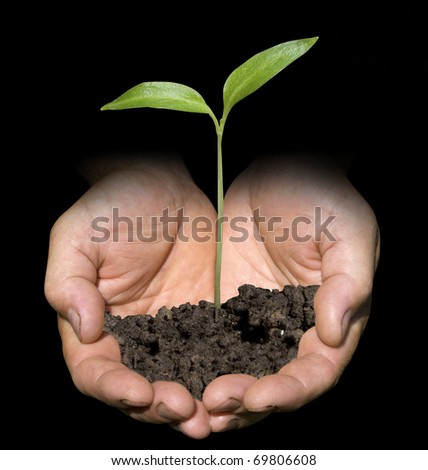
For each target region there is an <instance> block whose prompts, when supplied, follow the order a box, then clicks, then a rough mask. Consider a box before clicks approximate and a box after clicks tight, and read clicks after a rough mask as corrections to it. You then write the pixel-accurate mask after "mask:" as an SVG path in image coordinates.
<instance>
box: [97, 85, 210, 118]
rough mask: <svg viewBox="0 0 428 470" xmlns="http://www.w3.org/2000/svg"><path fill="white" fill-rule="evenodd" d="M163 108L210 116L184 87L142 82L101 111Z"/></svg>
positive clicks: (193, 94)
mask: <svg viewBox="0 0 428 470" xmlns="http://www.w3.org/2000/svg"><path fill="white" fill-rule="evenodd" d="M130 108H164V109H172V110H175V111H187V112H190V113H206V114H210V115H211V114H212V111H211V109H210V108H209V107H208V105H207V104H206V103H205V101H204V99H203V98H202V96H201V95H200V94H199V93H198V92H197V91H195V90H194V89H193V88H190V87H188V86H186V85H181V84H180V83H174V82H144V83H140V84H139V85H136V86H134V87H133V88H131V89H129V90H128V91H126V92H125V93H123V95H121V96H119V97H118V98H116V99H115V100H114V101H112V102H111V103H108V104H106V105H104V106H103V107H102V108H101V110H102V111H105V110H117V109H130Z"/></svg>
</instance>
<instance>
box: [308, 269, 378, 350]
mask: <svg viewBox="0 0 428 470" xmlns="http://www.w3.org/2000/svg"><path fill="white" fill-rule="evenodd" d="M371 290H372V287H371V282H370V281H369V282H367V283H366V285H365V286H362V285H361V283H359V282H358V280H357V279H355V278H352V277H351V276H349V275H348V274H342V273H341V274H335V275H333V276H331V277H329V278H328V279H326V280H325V281H323V283H322V284H321V286H320V287H319V289H318V291H317V293H316V295H315V299H314V309H315V315H316V328H317V332H318V336H319V337H320V339H321V341H323V342H324V343H325V344H327V345H328V346H331V347H338V346H340V345H341V344H342V342H343V341H344V340H345V338H346V335H347V334H348V331H349V328H350V326H351V324H352V323H354V322H355V321H357V320H358V322H360V327H361V333H362V330H363V329H364V326H365V324H366V322H367V319H368V315H369V313H370V299H371Z"/></svg>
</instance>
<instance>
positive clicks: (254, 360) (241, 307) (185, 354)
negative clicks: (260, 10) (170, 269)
mask: <svg viewBox="0 0 428 470" xmlns="http://www.w3.org/2000/svg"><path fill="white" fill-rule="evenodd" d="M318 287H319V286H315V285H314V286H307V287H303V286H297V287H293V286H285V287H284V289H283V290H281V291H280V290H277V289H274V290H269V289H263V288H260V287H254V286H252V285H248V284H245V285H243V286H241V287H240V288H239V289H238V292H239V295H237V296H236V297H233V298H231V299H229V300H228V301H227V302H225V303H224V304H223V305H222V307H221V309H219V310H218V311H216V308H215V307H214V304H212V303H210V302H207V301H204V300H202V301H200V302H199V303H198V305H192V304H190V303H186V304H183V305H180V306H179V307H172V308H171V309H169V308H166V307H162V308H161V309H159V311H158V312H157V314H156V316H151V315H136V316H128V317H125V318H123V319H122V318H120V317H119V316H112V315H111V314H110V313H106V314H105V331H107V332H108V333H111V334H112V335H113V336H114V337H115V338H116V339H117V341H118V342H119V345H120V350H121V355H122V362H123V363H124V364H125V365H126V366H128V367H129V368H130V369H132V370H135V371H137V372H139V373H140V374H142V375H143V376H144V377H145V378H146V379H147V380H149V381H150V382H154V381H155V380H168V381H174V382H178V383H181V384H183V385H184V386H185V387H186V388H187V389H188V390H189V391H190V393H192V395H193V396H194V397H195V398H197V399H201V397H202V394H203V392H204V390H205V387H206V386H207V385H208V384H209V383H210V382H212V381H213V380H214V379H215V378H216V377H219V376H221V375H224V374H249V375H252V376H255V377H258V378H259V377H261V376H263V375H267V374H272V373H276V372H277V371H278V370H279V369H280V368H281V367H283V366H284V365H285V364H287V363H288V362H290V361H291V360H292V359H294V358H295V357H296V354H297V348H298V346H299V341H300V338H301V337H302V335H303V333H304V332H305V331H306V330H307V329H308V328H310V327H311V326H313V325H314V322H315V315H314V308H313V298H314V295H315V292H316V291H317V289H318Z"/></svg>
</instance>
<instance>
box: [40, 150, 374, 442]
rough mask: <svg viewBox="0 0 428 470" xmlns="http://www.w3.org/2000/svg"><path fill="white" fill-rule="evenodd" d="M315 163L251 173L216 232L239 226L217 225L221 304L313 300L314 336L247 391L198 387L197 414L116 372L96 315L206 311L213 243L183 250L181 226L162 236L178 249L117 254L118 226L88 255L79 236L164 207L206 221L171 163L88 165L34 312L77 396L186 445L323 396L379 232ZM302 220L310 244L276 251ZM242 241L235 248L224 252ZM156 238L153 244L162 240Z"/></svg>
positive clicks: (337, 177)
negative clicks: (160, 427)
mask: <svg viewBox="0 0 428 470" xmlns="http://www.w3.org/2000/svg"><path fill="white" fill-rule="evenodd" d="M321 161H323V159H317V158H310V157H308V156H297V157H294V156H287V157H276V158H273V157H271V158H264V159H263V160H262V159H260V160H256V161H255V162H253V164H251V165H250V166H249V168H247V169H246V170H245V171H244V172H243V173H242V174H241V175H239V176H238V178H237V179H236V180H235V181H234V182H233V184H232V185H231V186H230V188H229V189H228V191H227V194H226V196H225V205H224V213H225V215H226V216H228V217H229V220H230V219H231V218H232V217H235V216H240V217H245V221H246V222H240V223H239V227H241V231H237V230H236V227H235V230H234V227H232V226H231V225H229V224H228V223H225V224H224V245H223V266H222V278H221V282H222V283H221V296H222V301H225V300H227V299H228V298H230V297H232V296H234V295H236V293H237V290H236V289H237V287H238V286H239V285H241V284H244V283H250V284H254V285H256V286H262V287H265V288H269V289H272V288H279V289H281V288H282V287H283V286H284V285H285V284H294V285H297V284H302V285H308V284H321V287H320V288H319V290H318V292H317V294H316V297H315V300H314V302H315V314H316V326H315V327H313V328H311V329H310V330H309V331H307V332H306V333H305V334H304V335H303V337H302V339H301V342H300V346H299V351H298V357H297V358H296V360H294V361H292V362H291V363H289V364H287V365H286V366H284V367H283V368H282V369H281V370H280V371H279V372H278V373H277V374H275V375H270V376H265V377H263V378H261V379H259V380H257V379H256V378H254V377H250V376H246V375H242V374H233V375H227V376H222V377H219V378H217V379H216V380H214V381H213V382H211V383H210V384H209V385H208V387H207V388H206V390H205V393H204V396H203V398H202V401H198V400H195V399H194V398H193V397H192V396H191V395H190V393H189V392H188V391H187V390H186V389H185V387H183V386H181V385H180V384H178V383H172V382H156V383H154V384H150V383H149V382H148V381H147V380H146V379H144V377H142V376H140V375H139V374H137V373H136V372H133V371H130V370H128V369H127V368H126V366H124V365H123V364H122V363H121V361H120V351H119V347H118V344H117V343H116V341H115V340H114V339H113V338H112V337H111V336H110V335H106V334H105V333H102V329H103V312H104V310H105V308H108V309H109V310H110V311H111V312H112V313H113V314H120V315H121V316H126V315H129V314H139V313H141V312H148V313H151V314H155V313H156V312H157V310H158V309H159V308H160V307H162V306H164V305H165V306H170V307H171V306H173V305H179V304H180V303H183V302H191V303H197V302H198V301H199V300H201V299H205V300H210V301H212V300H213V284H214V280H213V279H214V264H215V241H214V240H215V237H214V233H212V232H208V233H205V232H204V233H203V234H202V235H203V236H204V237H205V236H207V238H208V239H209V240H208V241H205V242H201V241H196V240H195V239H194V237H193V238H192V236H191V232H190V225H191V224H190V223H187V224H184V223H183V224H182V225H181V227H180V230H182V232H177V230H179V227H178V225H175V224H170V225H169V226H168V228H169V234H170V235H171V236H173V235H177V234H178V233H181V234H182V235H184V236H187V237H188V239H189V240H188V241H184V237H183V236H181V237H177V238H176V241H175V242H174V243H171V242H168V241H165V240H162V237H160V238H161V239H160V240H159V241H157V242H154V243H147V242H145V243H144V242H141V241H138V239H137V237H136V233H134V239H133V240H134V241H131V242H129V241H128V232H127V225H126V223H122V224H120V225H119V227H120V228H121V232H120V234H119V235H118V241H116V242H113V241H112V237H110V239H109V240H108V241H106V242H104V243H94V242H91V241H90V237H91V236H92V235H94V232H93V231H92V230H91V222H92V220H93V219H94V218H95V217H99V216H105V217H110V218H111V215H112V210H113V208H119V212H120V215H123V216H127V217H129V218H130V219H132V220H135V218H136V217H137V216H140V217H141V216H143V217H148V216H153V215H159V216H160V215H161V214H162V210H163V209H164V208H165V207H168V208H169V210H170V214H173V213H174V211H177V210H178V209H180V208H184V215H185V216H188V217H189V218H190V221H191V220H193V219H194V218H195V217H198V216H201V215H203V216H205V217H209V218H210V219H211V220H212V221H213V222H214V221H215V219H216V211H215V209H214V207H213V206H212V204H211V203H210V201H209V200H208V198H207V197H206V196H205V195H204V194H203V193H202V192H201V191H200V190H199V189H198V188H197V187H196V185H195V184H194V182H193V181H192V179H191V177H190V175H189V173H188V172H187V170H186V168H185V167H184V165H183V164H182V163H181V161H180V160H179V159H176V158H175V157H171V158H170V157H166V158H164V159H159V158H153V159H151V158H144V159H140V158H129V159H125V158H118V159H106V160H104V161H103V162H102V165H100V164H99V162H98V163H97V162H95V163H93V164H92V163H88V164H87V167H86V168H84V169H83V171H84V174H86V175H87V177H88V181H89V182H90V183H91V185H92V186H91V188H90V189H89V190H88V191H87V192H86V193H85V194H84V195H83V196H82V197H81V198H80V199H79V200H78V201H77V202H76V203H75V204H74V205H73V206H72V207H71V208H70V209H69V210H67V211H66V212H65V213H64V214H63V215H62V216H61V217H60V218H59V219H58V220H57V222H56V223H55V225H54V227H53V228H52V232H51V239H50V245H49V256H48V264H47V270H46V279H45V294H46V298H47V300H48V301H49V303H50V304H51V306H52V307H53V308H54V309H55V310H56V311H57V312H58V327H59V333H60V335H61V339H62V344H63V352H64V358H65V361H66V364H67V367H68V368H69V371H70V374H71V376H72V378H73V381H74V383H75V385H76V387H77V388H78V389H79V390H80V391H81V392H82V393H84V394H86V395H89V396H93V397H95V398H97V399H98V400H101V401H103V402H105V403H107V404H109V405H111V406H114V407H117V408H118V409H120V410H121V411H122V412H123V413H125V414H127V415H129V416H130V417H132V418H133V419H136V420H141V421H144V422H150V423H154V424H165V423H168V424H170V425H171V426H172V427H174V428H175V429H177V430H179V431H181V432H182V433H184V434H186V435H187V436H189V437H191V438H194V439H203V438H205V437H207V436H208V435H209V434H210V433H211V432H222V431H226V430H230V429H236V428H243V427H246V426H249V425H252V424H254V423H256V422H257V421H260V420H261V419H263V418H265V417H266V416H267V415H268V414H269V413H271V412H290V411H293V410H295V409H297V408H299V407H301V406H303V405H305V404H306V403H308V402H309V401H311V400H313V399H315V398H316V397H318V396H319V395H321V394H323V393H325V392H327V391H328V390H329V389H330V388H331V387H333V386H334V385H335V384H336V383H337V381H338V380H339V378H340V376H341V374H342V373H343V371H344V369H345V367H346V365H347V364H348V363H349V361H350V360H351V358H352V355H353V353H354V351H355V349H356V348H357V345H358V341H359V338H360V337H361V334H362V333H363V331H364V327H365V325H366V323H367V320H368V317H369V312H370V296H371V291H372V283H373V277H374V273H375V270H376V266H377V263H378V259H379V232H378V225H377V222H376V218H375V215H374V214H373V211H372V209H371V208H370V207H369V206H368V204H367V203H366V202H365V201H364V199H363V198H362V197H361V195H360V194H359V193H358V192H357V190H356V189H355V188H354V187H353V186H352V184H351V183H350V182H349V181H348V179H347V178H346V175H345V173H344V172H343V171H341V170H338V169H337V168H336V167H335V166H331V165H330V164H326V165H325V164H324V163H323V164H321V163H320V162H321ZM100 168H102V169H103V170H102V172H100ZM124 188H126V191H125V190H124ZM315 207H321V209H322V217H321V223H322V222H324V221H325V220H327V218H328V217H329V216H334V219H333V221H332V223H331V224H329V225H328V230H329V233H331V235H332V236H333V238H334V240H329V239H328V238H329V237H326V236H321V237H319V236H318V235H319V234H317V232H316V224H315V221H314V217H315V215H314V214H315V212H314V211H315V209H314V208H315ZM256 209H259V210H260V214H261V215H262V216H265V217H266V218H267V219H266V220H268V218H270V217H280V219H278V222H276V223H275V224H274V226H273V227H271V226H268V225H267V223H265V222H263V221H260V220H259V221H258V223H257V222H255V221H254V220H255V219H254V217H253V219H251V217H252V216H254V214H255V211H256ZM302 216H303V217H307V219H301V220H304V221H306V222H305V223H300V224H298V226H297V229H298V233H297V235H298V236H300V237H303V236H304V235H310V236H311V240H309V241H306V242H301V241H300V242H299V241H296V240H293V237H292V236H290V237H289V238H288V239H287V240H284V241H278V237H279V236H281V235H282V234H283V233H284V228H285V227H290V226H291V224H292V221H293V219H295V218H296V217H302ZM144 220H145V219H144ZM241 220H242V219H241ZM309 222H310V223H309ZM212 226H213V227H214V223H213V224H212ZM143 228H144V227H143ZM145 228H146V229H149V227H145ZM242 228H245V229H246V230H247V231H246V232H245V233H247V234H248V236H247V237H246V239H245V240H244V241H243V240H240V242H239V243H238V242H237V241H233V240H234V237H235V238H236V237H239V236H241V235H242ZM134 229H135V226H134ZM158 229H159V231H160V232H159V234H160V233H161V231H162V226H161V225H160V226H158ZM174 230H175V233H174ZM97 235H100V234H99V233H98V234H97ZM200 235H201V234H200ZM275 237H276V238H275ZM241 238H242V237H241ZM262 238H263V241H261V239H262ZM294 238H296V237H294ZM315 238H317V240H315ZM330 238H331V237H330ZM188 266H192V268H191V270H189V269H188ZM183 272H185V273H186V275H185V276H183Z"/></svg>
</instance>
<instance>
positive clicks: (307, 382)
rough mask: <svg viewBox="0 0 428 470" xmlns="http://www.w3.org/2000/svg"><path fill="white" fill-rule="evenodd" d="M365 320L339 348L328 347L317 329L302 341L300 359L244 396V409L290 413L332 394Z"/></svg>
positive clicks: (265, 379)
mask: <svg viewBox="0 0 428 470" xmlns="http://www.w3.org/2000/svg"><path fill="white" fill-rule="evenodd" d="M364 324H365V321H364V318H363V317H361V318H359V319H357V320H355V321H354V322H353V324H352V325H351V327H350V329H349V334H348V335H347V337H346V341H345V342H344V343H343V344H342V345H341V346H340V347H337V348H333V347H330V346H327V345H326V344H325V343H324V342H323V341H321V340H320V339H319V337H318V335H317V331H316V329H315V328H311V329H310V330H308V331H307V332H306V333H305V334H304V335H303V336H302V339H301V341H300V345H299V353H298V357H297V359H295V360H294V361H292V362H290V363H288V364H287V365H285V366H284V367H283V368H282V369H281V370H280V371H279V372H278V373H277V374H275V375H269V376H265V377H262V378H261V379H259V380H258V381H257V382H256V383H255V384H254V385H252V386H251V387H250V388H249V389H248V390H247V392H246V394H245V396H244V406H245V407H246V408H247V409H248V410H249V411H253V412H259V413H261V412H274V411H280V412H289V411H294V410H296V409H298V408H300V407H301V406H303V405H305V404H306V403H309V402H310V401H312V400H314V399H315V398H317V397H318V396H320V395H322V394H323V393H325V392H327V391H328V390H330V389H331V388H332V387H333V386H334V385H335V384H336V383H337V381H338V380H339V378H340V376H341V375H342V373H343V370H344V369H345V367H346V365H347V364H348V363H349V361H350V360H351V358H352V354H353V352H354V351H355V349H356V347H357V344H358V340H359V338H360V336H361V332H362V329H363V328H364Z"/></svg>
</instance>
